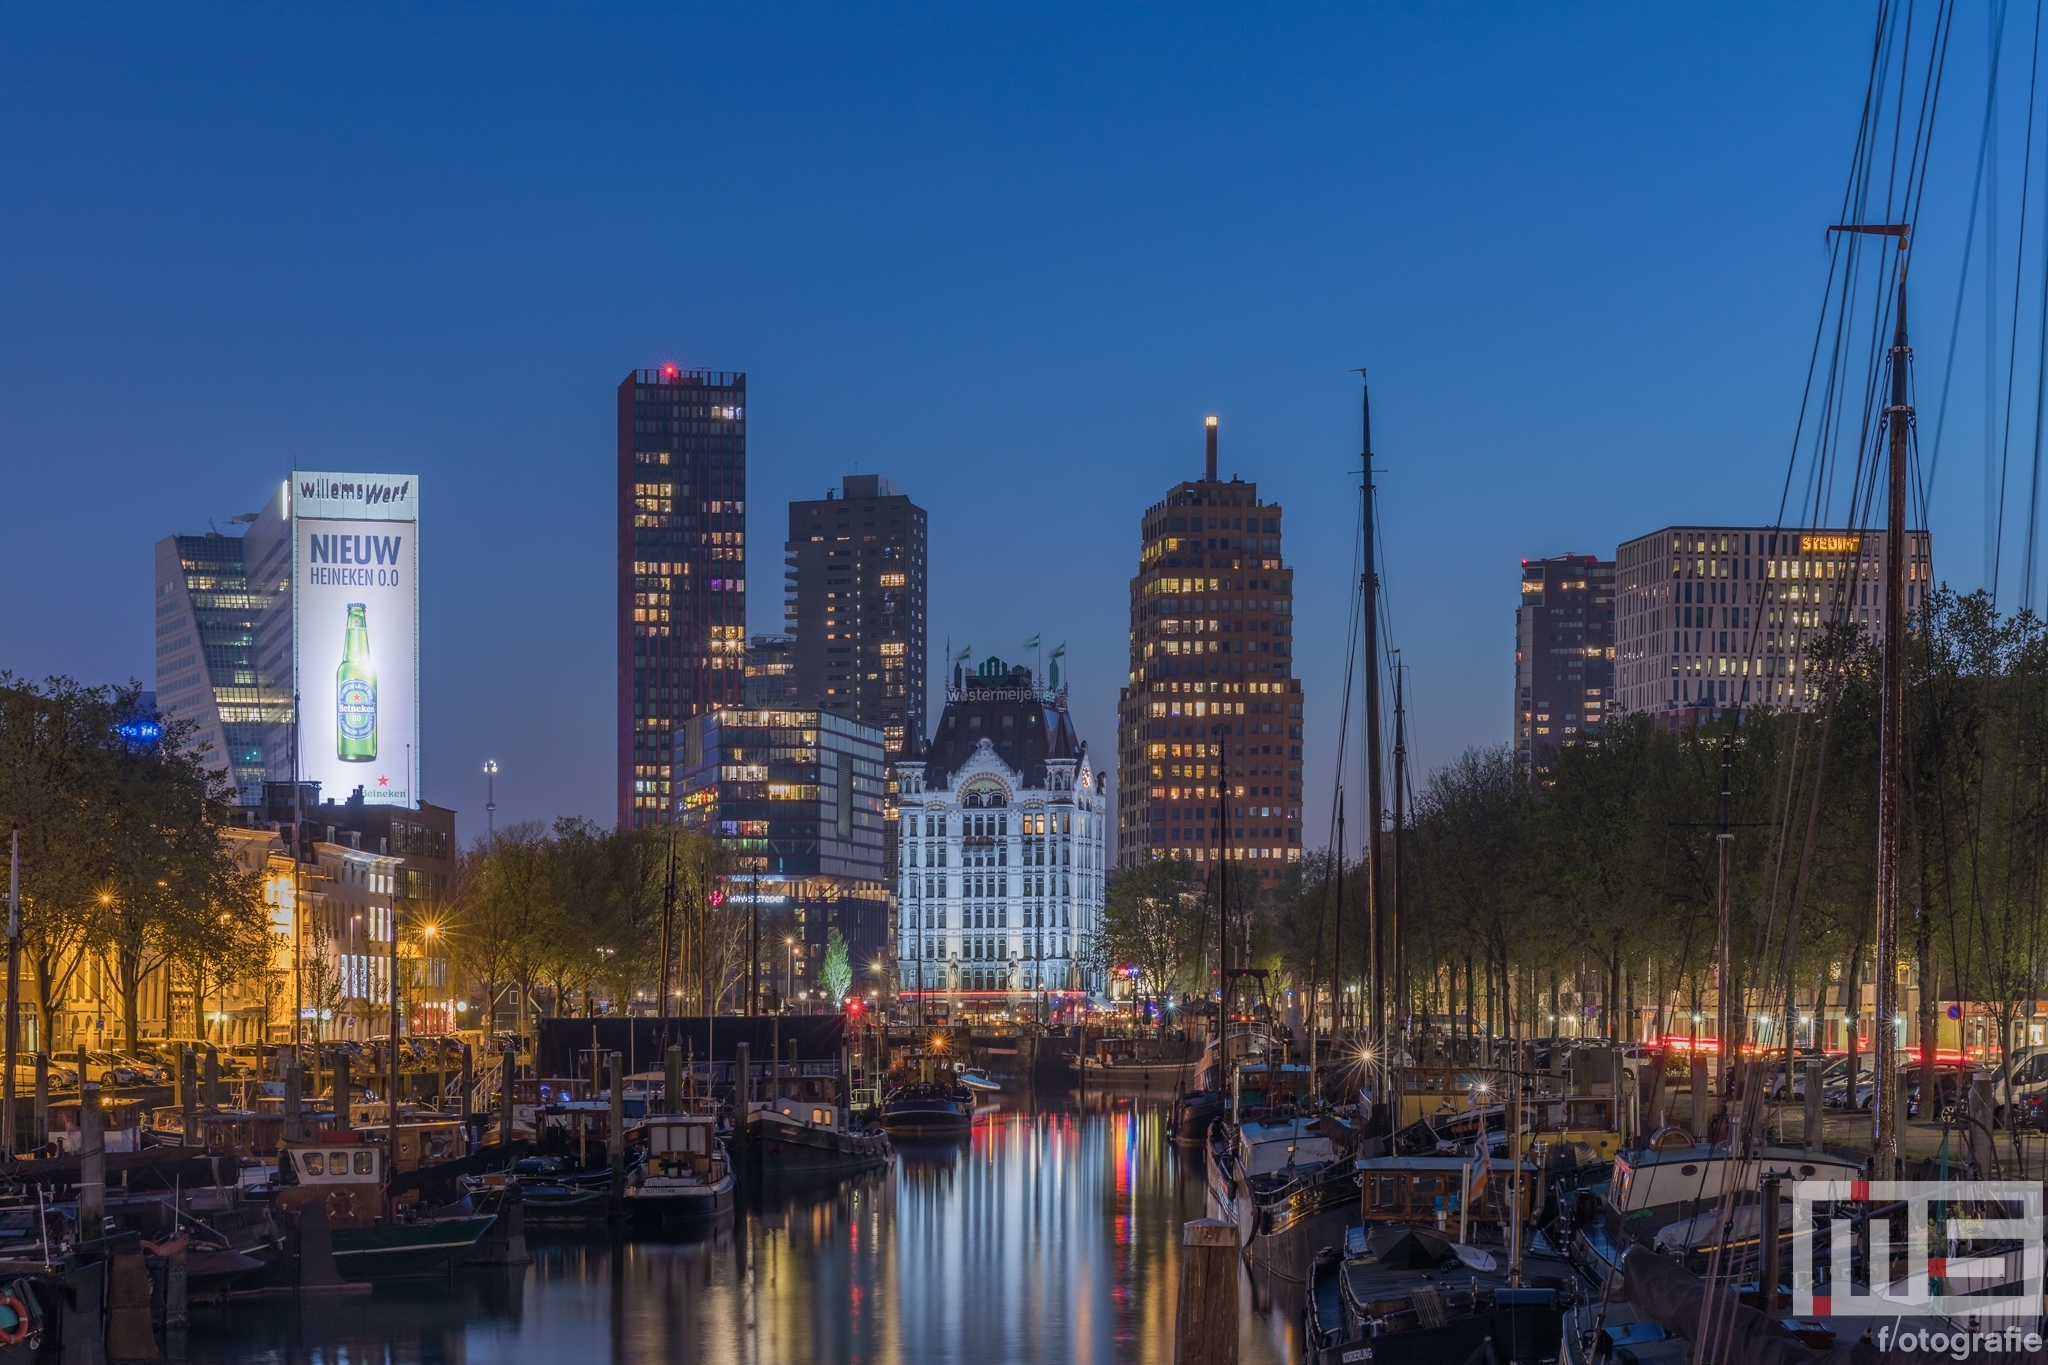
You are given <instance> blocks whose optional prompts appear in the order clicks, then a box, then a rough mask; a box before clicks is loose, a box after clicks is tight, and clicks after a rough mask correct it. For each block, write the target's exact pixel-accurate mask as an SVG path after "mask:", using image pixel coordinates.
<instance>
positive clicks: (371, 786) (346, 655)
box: [290, 474, 420, 806]
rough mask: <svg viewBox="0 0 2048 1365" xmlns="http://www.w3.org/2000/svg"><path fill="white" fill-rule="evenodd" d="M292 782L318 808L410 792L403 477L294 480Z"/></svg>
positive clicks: (411, 610)
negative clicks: (296, 778) (306, 788)
mask: <svg viewBox="0 0 2048 1365" xmlns="http://www.w3.org/2000/svg"><path fill="white" fill-rule="evenodd" d="M290 487H291V514H292V586H293V593H292V598H293V604H292V655H293V659H294V668H293V676H294V677H295V678H296V679H297V682H296V683H295V685H294V690H295V691H296V692H297V694H298V706H299V710H298V715H299V737H298V743H299V765H298V766H299V775H300V778H301V779H302V780H304V781H309V782H318V783H319V784H320V796H321V799H322V800H328V799H332V800H334V801H338V802H339V801H347V800H348V799H349V797H350V795H351V794H353V793H354V791H355V789H356V788H357V787H361V788H362V789H363V800H364V801H365V802H367V803H368V804H370V805H373V806H410V805H412V804H413V803H414V800H415V793H417V792H418V790H419V780H418V774H419V762H420V752H419V717H420V703H419V695H420V688H419V680H420V672H419V605H420V595H419V498H420V491H419V490H420V481H419V479H418V477H417V476H414V475H410V474H293V475H292V478H291V485H290Z"/></svg>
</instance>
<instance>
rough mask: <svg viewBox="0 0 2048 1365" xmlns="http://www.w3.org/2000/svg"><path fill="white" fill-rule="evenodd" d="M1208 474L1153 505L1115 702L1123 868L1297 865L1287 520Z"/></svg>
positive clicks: (1211, 433) (1240, 484) (1296, 708)
mask: <svg viewBox="0 0 2048 1365" xmlns="http://www.w3.org/2000/svg"><path fill="white" fill-rule="evenodd" d="M1208 440H1209V446H1208V468H1207V472H1206V473H1205V474H1204V476H1203V477H1202V478H1201V479H1199V480H1196V481H1191V482H1188V483H1182V484H1176V485H1175V486H1174V487H1173V489H1172V490H1171V491H1169V492H1168V493H1167V495H1166V497H1165V498H1164V499H1163V500H1162V501H1160V502H1157V503H1154V504H1153V505H1152V506H1151V507H1149V508H1147V509H1146V511H1145V516H1144V520H1143V522H1142V524H1141V528H1140V529H1141V549H1140V553H1139V558H1138V572H1137V574H1136V576H1135V577H1133V578H1132V579H1131V582H1130V606H1131V649H1130V681H1129V683H1128V684H1127V685H1126V686H1125V687H1124V688H1123V689H1122V690H1121V691H1120V693H1119V696H1118V708H1117V713H1118V726H1117V749H1118V772H1117V793H1116V799H1117V861H1118V862H1119V864H1121V865H1123V866H1130V865H1133V864H1135V863H1138V862H1140V861H1142V860H1144V859H1147V858H1159V857H1174V858H1185V859H1190V860H1192V861H1194V862H1197V863H1213V862H1215V861H1218V860H1221V859H1228V860H1229V861H1231V862H1234V863H1243V864H1244V865H1245V866H1247V867H1249V868H1251V869H1252V870H1254V871H1256V872H1257V873H1258V874H1259V875H1260V877H1261V879H1262V880H1266V881H1271V880H1272V879H1274V878H1276V877H1277V876H1278V875H1279V874H1280V872H1281V871H1282V870H1283V869H1284V868H1285V867H1286V865H1287V864H1288V863H1290V862H1295V861H1299V859H1300V858H1301V751H1302V692H1301V680H1300V679H1299V678H1296V677H1293V676H1291V675H1292V671H1293V653H1294V650H1293V636H1294V571H1293V570H1292V569H1289V568H1288V567H1287V566H1286V565H1285V563H1283V562H1282V559H1281V554H1280V539H1281V533H1280V522H1281V511H1280V505H1279V504H1278V503H1268V502H1262V501H1260V499H1259V486H1258V485H1257V484H1255V483H1246V482H1244V481H1243V480H1241V479H1239V478H1237V477H1236V476H1235V475H1233V476H1232V477H1231V478H1230V480H1229V481H1228V482H1225V481H1224V480H1222V479H1221V478H1219V477H1218V475H1217V472H1216V419H1215V418H1213V417H1212V418H1210V419H1209V422H1208Z"/></svg>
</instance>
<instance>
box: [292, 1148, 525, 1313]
mask: <svg viewBox="0 0 2048 1365" xmlns="http://www.w3.org/2000/svg"><path fill="white" fill-rule="evenodd" d="M384 1158H385V1154H384V1149H383V1148H382V1147H377V1146H373V1145H371V1144H370V1143H368V1142H365V1141H364V1140H363V1138H362V1136H361V1135H360V1134H357V1133H324V1134H322V1135H321V1137H320V1139H319V1140H318V1141H317V1142H287V1143H285V1144H284V1146H283V1148H282V1150H280V1151H279V1153H278V1163H277V1177H278V1186H279V1188H278V1192H277V1207H278V1209H279V1211H281V1212H285V1213H297V1212H303V1211H304V1210H305V1209H307V1208H308V1207H310V1206H312V1205H315V1204H318V1205H320V1206H321V1207H322V1209H323V1211H324V1212H325V1213H326V1215H327V1222H328V1225H329V1226H330V1227H332V1228H333V1229H334V1234H333V1242H334V1268H335V1269H336V1270H337V1271H339V1272H340V1273H341V1275H342V1276H343V1277H344V1278H346V1279H351V1280H380V1279H397V1278H402V1277H406V1276H413V1275H429V1274H433V1273H436V1272H438V1271H443V1270H446V1269H448V1268H449V1266H451V1265H452V1264H454V1263H455V1261H456V1260H457V1258H458V1257H460V1256H462V1255H463V1254H464V1253H466V1252H468V1251H469V1249H470V1248H471V1247H473V1246H475V1245H476V1242H477V1240H478V1239H479V1238H481V1237H482V1236H483V1235H484V1233H485V1232H487V1231H489V1230H490V1227H491V1224H492V1223H494V1222H496V1221H497V1220H496V1218H495V1216H493V1215H490V1214H482V1215H477V1216H474V1217H454V1218H422V1219H418V1220H415V1221H400V1220H399V1219H398V1218H396V1217H394V1218H393V1219H390V1220H387V1219H386V1218H385V1217H383V1214H384V1210H385V1204H386V1193H385V1187H386V1176H387V1174H388V1173H387V1171H386V1169H385V1159H384ZM391 1207H392V1212H393V1214H394V1215H397V1214H401V1213H404V1212H408V1211H410V1210H411V1209H412V1208H413V1207H416V1206H414V1205H400V1204H398V1203H397V1202H395V1201H394V1202H393V1203H392V1206H391Z"/></svg>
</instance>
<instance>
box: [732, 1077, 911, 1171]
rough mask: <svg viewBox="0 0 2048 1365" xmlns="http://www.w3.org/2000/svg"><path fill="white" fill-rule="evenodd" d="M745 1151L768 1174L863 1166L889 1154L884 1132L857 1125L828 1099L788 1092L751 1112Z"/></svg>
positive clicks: (855, 1169) (840, 1169) (878, 1163)
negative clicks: (794, 1096) (810, 1098)
mask: <svg viewBox="0 0 2048 1365" xmlns="http://www.w3.org/2000/svg"><path fill="white" fill-rule="evenodd" d="M746 1137H747V1143H746V1155H747V1158H748V1160H749V1161H750V1162H751V1163H753V1167H754V1168H758V1169H759V1170H760V1171H761V1173H762V1174H764V1175H815V1174H820V1173H824V1172H831V1171H859V1170H865V1169H867V1168H868V1167H870V1166H879V1165H882V1164H884V1163H885V1162H887V1161H888V1160H889V1157H890V1154H891V1150H892V1149H891V1148H890V1146H889V1137H888V1134H887V1133H885V1132H881V1131H878V1130H872V1129H866V1128H859V1127H856V1126H855V1125H854V1124H853V1122H852V1118H851V1115H849V1114H848V1113H847V1111H846V1110H844V1109H842V1108H840V1107H839V1106H838V1105H836V1104H833V1103H831V1102H829V1101H826V1102H822V1103H820V1102H813V1101H810V1100H800V1099H794V1098H790V1097H786V1096H785V1097H784V1098H782V1099H779V1100H777V1101H775V1102H774V1103H773V1104H772V1105H766V1104H764V1105H762V1106H760V1107H759V1108H756V1109H754V1110H753V1111H752V1112H751V1113H749V1114H748V1115H747V1133H746Z"/></svg>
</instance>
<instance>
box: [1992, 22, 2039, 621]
mask: <svg viewBox="0 0 2048 1365" xmlns="http://www.w3.org/2000/svg"><path fill="white" fill-rule="evenodd" d="M2040 76H2041V0H2035V2H2034V55H2033V58H2032V61H2031V63H2030V65H2029V67H2028V72H2027V137H2026V152H2025V155H2024V156H2023V157H2022V158H2021V161H2020V221H2019V237H2018V240H2017V241H2015V242H2014V243H2013V249H2012V330H2011V335H2010V337H2009V338H2008V340H2007V342H2006V359H2005V423H2004V432H2003V435H2002V439H2001V443H2000V450H1999V458H1998V520H1997V523H1996V528H1995V531H1994V534H1993V536H1992V549H1991V581H1990V582H1989V583H1988V584H1987V585H1986V586H1987V587H1988V588H1989V589H1990V592H1991V602H1992V605H1993V606H1996V605H1997V604H1998V584H1999V580H2000V579H2001V578H2003V577H2004V573H2005V570H2004V564H2005V497H2006V490H2007V489H2008V488H2010V487H2011V479H2012V399H2013V384H2014V374H2015V372H2016V371H2017V369H2018V365H2019V336H2020V288H2021V285H2022V283H2023V282H2024V279H2025V276H2026V255H2027V217H2028V210H2029V208H2030V204H2031V201H2030V200H2029V198H2028V191H2029V190H2030V189H2031V188H2032V185H2033V173H2034V123H2035V112H2036V100H2037V98H2038V96H2039V92H2040ZM1987 268H1989V267H1987ZM1990 363H1992V362H1991V361H1990V360H1988V359H1987V361H1986V364H1990Z"/></svg>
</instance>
